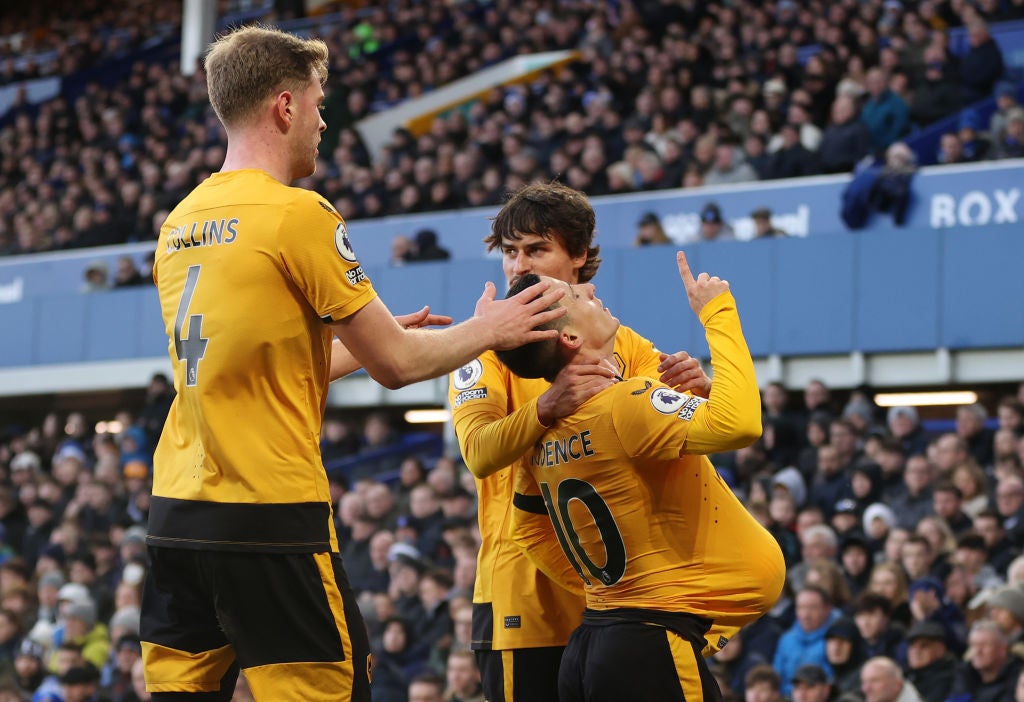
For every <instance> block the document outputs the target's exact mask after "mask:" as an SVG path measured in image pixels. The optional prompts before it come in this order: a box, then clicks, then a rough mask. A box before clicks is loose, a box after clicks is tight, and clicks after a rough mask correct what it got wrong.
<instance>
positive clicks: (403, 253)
mask: <svg viewBox="0 0 1024 702" xmlns="http://www.w3.org/2000/svg"><path fill="white" fill-rule="evenodd" d="M415 255H416V249H415V246H414V245H413V243H412V239H410V238H409V237H407V236H406V235H405V234H396V235H395V237H394V238H393V239H392V240H391V258H390V259H389V261H388V262H389V263H390V264H391V265H392V266H404V265H405V264H406V263H408V262H409V261H411V260H412V259H413V257H414V256H415Z"/></svg>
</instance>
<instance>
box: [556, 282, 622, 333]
mask: <svg viewBox="0 0 1024 702" xmlns="http://www.w3.org/2000/svg"><path fill="white" fill-rule="evenodd" d="M547 280H549V281H550V282H551V283H552V285H553V286H554V285H566V284H565V283H560V282H558V281H556V280H555V279H554V278H547ZM567 287H568V289H569V290H568V292H567V293H566V295H565V297H563V298H562V306H563V307H565V308H566V309H567V310H568V311H567V313H566V314H568V316H569V319H570V320H571V321H570V322H569V326H570V327H571V328H572V329H573V330H575V331H576V332H577V333H578V334H580V335H581V336H582V337H583V343H584V345H585V346H586V347H587V348H590V349H594V350H603V349H604V348H605V347H606V346H607V345H608V343H609V342H610V341H611V340H612V339H614V338H615V332H616V331H618V328H619V320H618V319H616V318H615V317H613V316H612V313H611V312H609V311H608V308H607V307H605V306H604V303H603V302H601V300H600V298H598V297H597V296H596V295H595V294H594V292H595V288H594V286H593V285H591V284H590V283H577V284H576V285H568V286H567Z"/></svg>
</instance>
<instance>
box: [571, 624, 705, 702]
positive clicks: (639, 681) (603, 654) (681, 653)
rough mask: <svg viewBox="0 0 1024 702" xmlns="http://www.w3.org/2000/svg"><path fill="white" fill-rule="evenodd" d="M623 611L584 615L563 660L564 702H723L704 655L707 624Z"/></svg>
mask: <svg viewBox="0 0 1024 702" xmlns="http://www.w3.org/2000/svg"><path fill="white" fill-rule="evenodd" d="M623 612H624V611H623V610H614V611H613V612H600V613H595V612H592V611H591V610H587V611H586V612H585V613H584V615H583V623H582V624H580V626H579V627H578V628H577V629H576V631H574V632H573V634H572V636H571V637H570V638H569V645H568V646H566V648H565V655H564V656H563V657H562V668H561V672H560V673H559V676H558V694H559V699H560V700H561V702H584V700H586V702H651V700H657V702H684V701H685V702H701V701H703V700H707V701H708V702H720V701H721V699H722V693H721V690H720V689H719V687H718V683H717V682H715V679H714V676H712V675H711V671H709V670H708V666H707V663H706V662H705V660H704V658H703V656H701V649H703V648H704V646H705V644H706V642H705V640H704V632H705V631H707V622H706V621H705V620H702V619H700V618H698V617H690V616H689V615H678V614H668V616H667V617H666V616H665V615H666V614H667V613H661V612H659V613H647V612H645V611H644V610H632V611H630V612H628V613H625V614H624V613H623ZM645 614H650V616H644V615H645Z"/></svg>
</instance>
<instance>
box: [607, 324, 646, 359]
mask: <svg viewBox="0 0 1024 702" xmlns="http://www.w3.org/2000/svg"><path fill="white" fill-rule="evenodd" d="M653 348H654V344H653V343H652V342H651V341H650V340H649V339H647V338H645V337H643V336H641V335H640V334H638V333H637V332H636V330H634V329H633V328H632V327H627V326H626V325H625V324H622V325H619V328H618V330H617V331H616V332H615V350H616V351H618V352H620V353H621V352H627V353H632V352H640V351H643V352H645V353H646V352H648V351H650V350H651V349H653Z"/></svg>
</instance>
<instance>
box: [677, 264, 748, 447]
mask: <svg viewBox="0 0 1024 702" xmlns="http://www.w3.org/2000/svg"><path fill="white" fill-rule="evenodd" d="M676 262H677V264H678V266H679V276H680V277H681V278H682V280H683V285H684V287H685V288H686V296H687V298H688V299H689V300H690V307H691V308H692V309H693V311H694V312H695V313H696V314H697V316H698V317H699V318H700V321H701V324H703V325H704V332H705V334H706V335H707V340H708V347H709V348H710V350H711V367H712V368H713V369H714V375H715V381H714V383H713V385H712V386H711V392H710V394H709V396H708V401H707V402H706V403H702V404H701V406H700V407H698V408H697V410H696V411H695V412H694V415H693V420H692V421H691V426H690V428H689V432H688V435H687V437H686V444H685V452H686V453H712V452H714V451H728V450H734V449H737V448H742V447H744V446H749V445H750V444H751V443H753V442H754V441H755V440H757V438H758V437H760V436H761V395H760V391H759V390H758V387H757V376H756V374H755V372H754V361H753V359H752V358H751V357H750V350H749V349H748V348H747V342H746V339H744V337H743V329H742V327H741V326H740V318H739V313H738V312H737V310H736V300H735V299H734V298H733V296H732V293H731V292H730V291H729V283H728V282H727V281H724V280H722V279H721V278H719V277H718V276H710V275H708V274H707V273H701V274H700V275H699V276H697V277H696V278H694V277H693V273H692V272H691V271H690V265H689V263H688V262H687V260H686V254H684V253H683V252H682V251H680V252H678V253H677V254H676Z"/></svg>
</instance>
